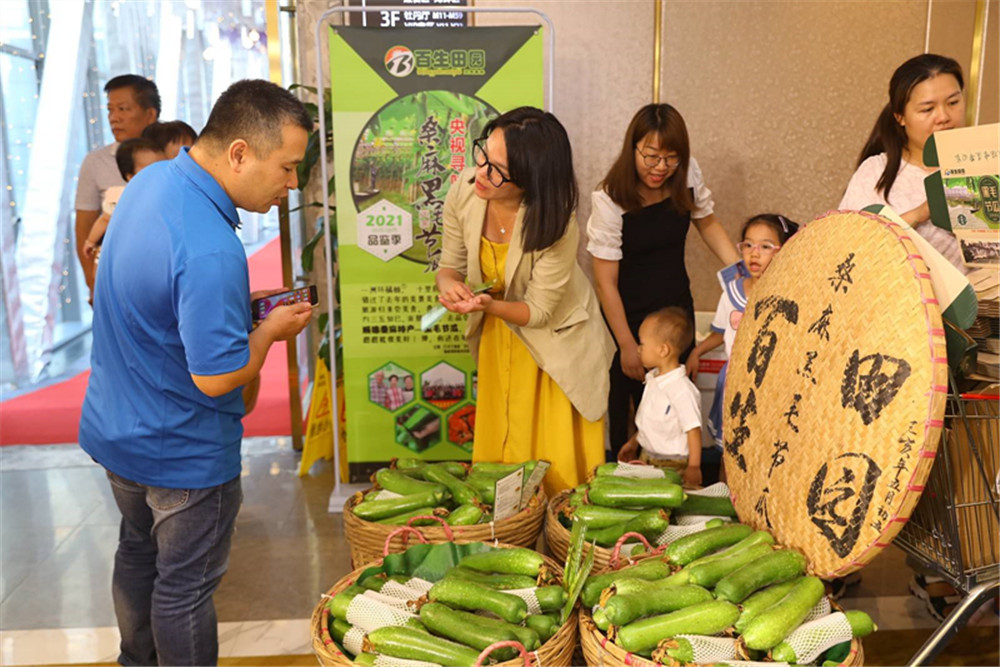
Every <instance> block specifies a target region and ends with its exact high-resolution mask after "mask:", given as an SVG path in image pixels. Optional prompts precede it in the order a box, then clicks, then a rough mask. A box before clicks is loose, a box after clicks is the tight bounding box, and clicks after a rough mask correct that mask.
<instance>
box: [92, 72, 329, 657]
mask: <svg viewBox="0 0 1000 667" xmlns="http://www.w3.org/2000/svg"><path fill="white" fill-rule="evenodd" d="M311 130H312V120H311V119H310V117H309V114H308V113H307V112H306V110H305V108H304V107H303V106H302V104H301V102H299V101H298V100H297V99H296V98H295V97H294V96H293V95H291V94H290V93H289V92H288V91H286V90H284V89H282V88H280V87H279V86H276V85H274V84H272V83H268V82H266V81H250V80H248V81H240V82H237V83H235V84H233V85H232V86H231V87H230V88H229V89H228V90H227V91H226V92H224V93H223V94H222V96H221V97H220V98H219V100H218V102H216V104H215V107H214V108H213V109H212V113H211V115H210V116H209V118H208V123H207V124H206V126H205V129H204V131H203V132H202V134H201V136H200V137H199V138H198V140H197V142H196V143H195V144H194V146H192V147H191V148H190V150H185V151H184V152H182V153H181V154H180V155H178V156H177V158H176V159H174V160H171V161H169V162H160V163H157V164H154V165H152V166H151V167H149V168H147V169H144V170H143V171H142V172H140V173H139V174H137V175H136V177H135V178H133V179H132V180H131V181H130V182H129V185H128V187H126V188H125V192H124V193H123V194H122V197H121V199H120V201H119V203H118V206H117V208H116V209H115V217H114V221H113V222H112V224H111V225H110V227H109V229H108V233H107V235H106V237H105V240H104V246H103V252H102V254H101V269H100V271H99V272H98V279H97V285H96V290H95V297H94V329H93V331H94V344H93V352H92V356H91V366H92V372H91V376H90V384H89V386H88V387H87V397H86V399H85V401H84V405H83V414H82V416H81V419H80V445H81V446H82V447H83V449H84V450H85V451H87V453H89V454H90V455H91V456H92V457H93V458H94V459H95V460H96V461H97V462H98V463H100V464H101V465H102V466H104V467H105V468H106V469H107V474H108V479H109V480H110V482H111V489H112V491H113V493H114V497H115V501H116V503H117V505H118V508H119V509H120V510H121V513H122V521H121V528H120V531H119V543H118V551H117V553H116V554H115V569H114V579H113V584H112V593H113V596H114V603H115V614H116V615H117V617H118V626H119V629H120V630H121V635H122V641H121V654H120V656H119V662H120V663H121V664H123V665H155V664H157V663H159V664H167V665H209V664H215V663H216V661H217V659H218V635H217V627H216V617H215V607H214V604H213V602H212V596H213V594H214V592H215V589H216V588H217V587H218V585H219V582H220V581H221V579H222V575H223V574H224V573H225V571H226V567H227V564H228V558H229V548H230V537H231V535H232V531H233V526H234V525H235V522H236V515H237V513H238V511H239V506H240V502H241V500H242V491H241V489H240V441H241V439H242V436H243V426H242V423H241V419H242V417H243V415H244V413H245V408H244V396H249V395H251V394H254V393H255V392H256V386H257V383H258V382H259V375H258V374H259V372H260V368H261V366H262V365H263V363H264V358H265V356H266V355H267V351H268V349H269V348H270V346H271V344H272V343H274V342H275V341H278V340H286V339H288V338H292V337H294V336H295V335H297V334H298V333H299V332H300V331H302V329H303V328H304V327H305V326H306V324H308V322H309V318H310V317H311V314H312V313H311V307H310V306H309V304H306V303H299V304H295V305H290V306H281V307H278V308H275V309H274V310H272V311H271V313H270V314H269V315H268V316H267V318H266V319H265V320H263V321H262V322H261V323H260V324H259V325H258V326H257V327H256V328H254V327H253V325H252V322H251V314H250V301H251V299H252V298H256V297H259V296H262V295H263V294H257V293H255V294H253V295H251V294H250V291H249V277H248V271H247V261H246V253H245V252H244V250H243V246H242V244H241V242H240V240H239V238H238V237H237V235H236V231H235V230H236V227H238V225H239V217H238V215H237V212H236V209H237V207H239V208H243V209H245V210H248V211H254V212H258V213H263V212H266V211H267V210H269V209H270V208H271V206H273V205H274V204H277V203H278V201H279V200H280V199H281V198H282V197H285V196H287V195H288V190H289V189H291V188H294V187H296V186H297V184H298V181H297V177H296V166H297V165H298V163H299V162H300V161H301V160H302V158H303V155H304V153H305V149H306V143H307V141H308V133H309V132H310V131H311ZM268 293H272V292H268Z"/></svg>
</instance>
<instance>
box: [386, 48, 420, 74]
mask: <svg viewBox="0 0 1000 667" xmlns="http://www.w3.org/2000/svg"><path fill="white" fill-rule="evenodd" d="M413 65H414V58H413V51H410V50H409V49H408V48H406V47H405V46H394V47H392V48H391V49H389V50H388V51H386V52H385V69H386V70H387V71H388V72H389V74H391V75H393V76H400V77H402V76H408V75H409V74H410V72H412V71H413Z"/></svg>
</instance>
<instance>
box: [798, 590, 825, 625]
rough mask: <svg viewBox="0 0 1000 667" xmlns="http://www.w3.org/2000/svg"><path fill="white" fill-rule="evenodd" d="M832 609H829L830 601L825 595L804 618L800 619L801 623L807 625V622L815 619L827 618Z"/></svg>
mask: <svg viewBox="0 0 1000 667" xmlns="http://www.w3.org/2000/svg"><path fill="white" fill-rule="evenodd" d="M831 611H832V609H831V608H830V599H829V598H828V597H826V596H825V595H824V596H823V597H822V599H820V601H819V602H817V603H816V606H814V607H813V608H812V609H810V610H809V613H808V614H806V617H805V618H804V619H802V622H803V623H808V622H809V621H815V620H816V619H817V618H823V617H824V616H829V615H830V612H831Z"/></svg>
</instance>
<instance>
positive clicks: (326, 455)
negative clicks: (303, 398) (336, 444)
mask: <svg viewBox="0 0 1000 667" xmlns="http://www.w3.org/2000/svg"><path fill="white" fill-rule="evenodd" d="M332 458H333V404H332V403H331V401H330V371H329V370H328V369H327V367H326V363H325V362H324V361H323V360H322V359H320V358H319V357H317V358H316V378H315V380H314V381H313V391H312V398H311V399H310V401H309V415H308V417H307V419H306V439H305V442H304V443H303V445H302V461H301V462H300V463H299V477H305V476H306V475H307V474H308V473H309V469H310V468H312V465H313V463H315V462H316V461H318V460H320V459H326V460H330V459H332Z"/></svg>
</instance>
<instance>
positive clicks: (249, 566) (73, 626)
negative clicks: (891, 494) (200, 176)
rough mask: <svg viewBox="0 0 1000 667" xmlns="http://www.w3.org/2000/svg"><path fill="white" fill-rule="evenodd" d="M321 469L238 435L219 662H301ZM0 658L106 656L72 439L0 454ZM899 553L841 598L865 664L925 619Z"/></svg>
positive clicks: (907, 651) (326, 538)
mask: <svg viewBox="0 0 1000 667" xmlns="http://www.w3.org/2000/svg"><path fill="white" fill-rule="evenodd" d="M332 489H333V473H332V468H331V466H329V465H328V464H326V463H325V462H320V463H318V464H317V465H316V466H315V467H314V469H313V471H312V472H311V474H310V475H309V476H306V477H303V478H300V477H299V476H298V454H297V453H296V452H294V451H293V450H292V449H291V446H290V442H289V440H288V439H287V438H272V439H253V440H247V441H246V442H245V443H244V469H243V492H244V505H243V508H242V510H241V512H240V516H239V520H238V522H237V529H236V535H235V538H234V540H233V550H232V556H231V559H230V568H229V572H228V573H227V575H226V577H225V578H224V579H223V582H222V585H221V586H220V588H219V591H218V592H217V594H216V596H215V601H216V607H217V610H218V616H219V622H220V632H219V636H220V658H221V662H222V664H226V665H255V664H259V665H276V664H284V665H313V664H316V663H315V658H314V657H313V656H312V655H311V648H310V641H311V638H310V636H309V624H308V619H309V616H310V614H311V613H312V610H313V608H314V606H315V605H316V603H317V602H318V601H319V599H320V595H321V594H322V593H324V592H325V591H326V590H327V589H329V588H330V586H331V585H332V584H333V583H334V582H336V580H337V579H339V578H340V577H342V576H343V575H344V574H346V573H347V572H348V571H349V570H350V567H349V552H348V547H347V544H346V542H345V541H344V535H343V529H342V524H341V517H340V515H339V514H329V513H328V511H327V505H328V501H329V497H330V493H331V491H332ZM0 510H2V513H0V598H2V602H0V665H29V664H30V665H38V664H70V663H90V664H101V663H103V664H109V663H113V662H114V660H115V657H116V655H117V651H116V646H117V641H118V635H117V629H116V628H115V618H114V612H113V609H112V606H111V594H110V582H111V568H112V560H113V555H114V550H115V547H116V542H117V532H118V527H117V526H118V513H117V509H116V508H115V506H114V502H113V500H112V497H111V492H110V489H109V488H108V484H107V481H106V479H105V477H104V473H103V470H102V469H101V468H99V467H98V466H96V465H95V464H94V463H93V462H92V461H90V459H89V458H88V457H87V456H86V455H85V454H84V453H83V452H82V451H81V450H80V449H79V448H78V447H76V446H75V445H57V446H51V447H43V446H34V447H5V448H2V449H0ZM908 578H909V570H908V569H907V567H906V566H905V563H904V558H903V554H902V553H901V552H900V551H898V550H897V549H888V550H886V552H885V553H884V554H883V555H882V556H880V557H879V558H878V559H877V560H876V561H875V562H873V563H872V564H871V565H870V566H869V567H868V568H866V570H865V572H864V579H863V581H862V583H861V584H860V585H859V586H858V587H856V588H853V589H851V590H850V591H849V593H848V597H847V598H845V599H844V600H843V603H844V606H845V607H847V608H853V609H863V610H866V611H869V612H870V613H872V614H873V616H875V618H876V619H877V621H878V624H879V628H880V631H879V632H878V633H876V635H874V636H873V637H872V638H870V639H869V640H866V642H865V654H866V664H868V665H880V664H881V665H895V664H905V662H906V661H907V660H908V659H909V657H910V656H912V655H913V654H914V653H915V652H916V650H917V649H918V648H919V646H920V645H921V644H922V642H923V641H924V639H926V637H927V636H928V635H929V634H930V633H931V631H932V630H933V628H934V627H936V625H937V624H936V622H935V621H934V620H933V619H932V618H930V616H929V615H928V614H927V613H926V611H925V610H924V609H923V607H922V606H921V605H920V603H919V602H918V601H917V600H915V599H914V598H912V597H910V596H909V595H908V593H907V590H906V588H907V581H908ZM976 623H977V624H978V625H979V627H970V628H967V629H966V630H963V631H962V633H960V634H959V636H958V637H957V638H956V639H955V640H953V642H952V643H951V645H950V647H949V649H948V650H947V651H946V653H945V654H943V655H942V656H941V657H940V658H939V660H938V661H937V662H936V664H942V665H946V664H954V665H997V664H998V662H1000V654H998V648H997V644H998V634H997V632H998V630H997V620H996V615H995V614H993V613H992V612H990V611H989V610H984V613H982V614H981V615H980V617H979V618H978V619H977V621H976Z"/></svg>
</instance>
